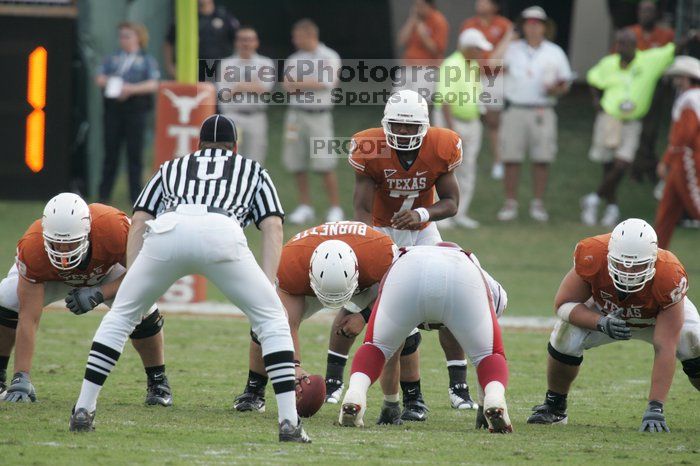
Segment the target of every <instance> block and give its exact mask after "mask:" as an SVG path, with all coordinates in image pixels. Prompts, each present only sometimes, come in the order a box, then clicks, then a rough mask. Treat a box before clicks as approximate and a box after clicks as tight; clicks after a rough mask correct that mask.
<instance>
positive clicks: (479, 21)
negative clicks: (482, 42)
mask: <svg viewBox="0 0 700 466" xmlns="http://www.w3.org/2000/svg"><path fill="white" fill-rule="evenodd" d="M499 11H500V5H499V1H498V0H476V16H473V17H471V18H469V19H467V20H465V21H464V23H462V31H465V30H467V29H478V30H479V31H481V33H482V34H483V35H484V36H485V37H486V39H487V40H488V41H489V42H490V43H491V45H492V46H493V52H494V53H493V54H491V53H489V52H483V58H487V59H488V58H493V59H496V58H502V57H503V51H504V49H505V48H506V47H508V44H509V43H510V40H511V37H512V33H511V31H512V27H513V23H511V22H510V20H509V19H508V18H506V17H504V16H501V15H499V14H498V13H499ZM499 97H501V96H499ZM484 123H485V124H486V131H487V133H488V138H489V143H490V145H491V152H492V153H493V165H492V167H491V177H492V178H493V179H494V180H501V179H503V162H501V148H500V146H499V144H498V128H499V126H500V124H501V109H500V108H497V107H494V106H490V107H488V108H487V109H486V114H485V115H484Z"/></svg>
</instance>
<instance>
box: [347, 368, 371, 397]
mask: <svg viewBox="0 0 700 466" xmlns="http://www.w3.org/2000/svg"><path fill="white" fill-rule="evenodd" d="M370 385H372V381H371V380H370V378H369V377H368V376H367V374H364V373H362V372H355V373H354V374H352V375H351V376H350V386H349V387H348V392H349V391H353V392H359V393H362V394H365V395H366V394H367V390H369V387H370Z"/></svg>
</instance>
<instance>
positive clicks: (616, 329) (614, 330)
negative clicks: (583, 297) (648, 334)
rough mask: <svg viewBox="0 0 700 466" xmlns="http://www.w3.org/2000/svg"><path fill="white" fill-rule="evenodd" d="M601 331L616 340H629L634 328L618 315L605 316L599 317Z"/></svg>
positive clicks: (598, 325)
mask: <svg viewBox="0 0 700 466" xmlns="http://www.w3.org/2000/svg"><path fill="white" fill-rule="evenodd" d="M596 326H597V327H598V331H599V332H603V333H604V334H606V335H607V336H609V337H610V338H612V339H614V340H629V339H630V338H632V330H630V328H629V327H628V326H627V322H625V321H624V320H622V319H618V318H617V317H610V316H603V317H601V318H600V319H598V324H597V325H596Z"/></svg>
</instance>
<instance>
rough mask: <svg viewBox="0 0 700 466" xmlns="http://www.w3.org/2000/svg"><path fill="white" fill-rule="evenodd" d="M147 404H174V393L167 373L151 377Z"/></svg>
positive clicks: (147, 392)
mask: <svg viewBox="0 0 700 466" xmlns="http://www.w3.org/2000/svg"><path fill="white" fill-rule="evenodd" d="M146 404H147V405H149V406H156V405H160V406H172V405H173V394H172V390H171V389H170V384H169V383H168V378H167V377H166V376H165V374H158V375H156V376H155V377H149V379H148V387H147V388H146Z"/></svg>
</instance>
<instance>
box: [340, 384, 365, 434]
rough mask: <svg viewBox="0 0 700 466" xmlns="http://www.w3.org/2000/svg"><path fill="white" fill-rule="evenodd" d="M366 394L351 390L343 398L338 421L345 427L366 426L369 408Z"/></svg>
mask: <svg viewBox="0 0 700 466" xmlns="http://www.w3.org/2000/svg"><path fill="white" fill-rule="evenodd" d="M366 398H367V397H366V395H363V394H362V393H358V392H356V391H355V392H352V391H349V390H348V392H347V393H346V394H345V398H343V405H342V406H341V407H340V416H339V417H338V423H339V424H340V425H341V426H343V427H364V426H365V421H364V417H365V409H366V408H367V400H366Z"/></svg>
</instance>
